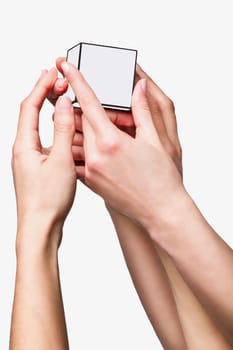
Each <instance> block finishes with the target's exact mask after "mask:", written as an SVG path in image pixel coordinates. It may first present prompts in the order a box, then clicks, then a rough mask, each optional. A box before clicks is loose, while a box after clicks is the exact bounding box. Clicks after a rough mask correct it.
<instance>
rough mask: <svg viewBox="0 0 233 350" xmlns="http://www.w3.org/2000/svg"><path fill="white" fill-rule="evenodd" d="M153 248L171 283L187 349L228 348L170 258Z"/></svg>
mask: <svg viewBox="0 0 233 350" xmlns="http://www.w3.org/2000/svg"><path fill="white" fill-rule="evenodd" d="M155 249H156V251H157V253H158V254H159V257H160V259H161V261H162V263H163V266H164V268H165V270H166V272H167V275H168V277H169V280H170V283H171V287H172V291H173V295H174V298H175V301H176V305H177V310H178V314H179V319H180V322H181V325H182V329H183V332H184V336H185V340H186V343H187V347H188V349H189V350H196V349H212V350H215V349H216V350H218V349H221V350H230V349H231V346H230V345H229V344H228V343H227V341H226V339H225V338H224V336H223V335H222V334H221V332H220V331H219V330H218V329H217V327H216V325H215V324H214V322H213V320H211V318H210V317H209V315H208V313H207V312H206V310H205V309H204V308H203V306H202V305H201V304H200V302H199V301H198V299H197V298H196V296H195V295H194V294H193V292H192V291H191V289H190V288H189V287H188V285H187V284H186V283H185V282H184V280H183V278H182V276H181V275H180V273H179V272H178V271H177V269H176V267H175V265H174V263H173V261H172V260H171V258H170V257H169V256H168V255H167V253H166V252H164V251H163V250H162V249H161V248H160V247H158V246H157V245H155ZM197 334H198V336H197Z"/></svg>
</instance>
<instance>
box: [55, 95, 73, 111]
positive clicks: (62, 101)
mask: <svg viewBox="0 0 233 350" xmlns="http://www.w3.org/2000/svg"><path fill="white" fill-rule="evenodd" d="M55 110H56V112H58V113H70V112H73V105H72V102H71V99H70V98H69V97H68V96H60V97H59V98H58V99H57V102H56V105H55Z"/></svg>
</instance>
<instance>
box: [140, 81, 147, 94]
mask: <svg viewBox="0 0 233 350" xmlns="http://www.w3.org/2000/svg"><path fill="white" fill-rule="evenodd" d="M141 88H142V90H143V91H144V92H146V90H147V80H146V79H141Z"/></svg>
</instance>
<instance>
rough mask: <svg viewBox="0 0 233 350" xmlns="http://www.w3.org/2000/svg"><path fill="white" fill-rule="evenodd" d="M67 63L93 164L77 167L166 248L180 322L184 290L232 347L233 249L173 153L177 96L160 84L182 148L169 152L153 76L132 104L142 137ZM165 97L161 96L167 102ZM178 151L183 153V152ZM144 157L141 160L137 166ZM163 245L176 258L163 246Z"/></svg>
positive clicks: (170, 133) (87, 155) (171, 135)
mask: <svg viewBox="0 0 233 350" xmlns="http://www.w3.org/2000/svg"><path fill="white" fill-rule="evenodd" d="M62 69H63V73H64V75H65V76H66V78H67V79H68V81H69V83H70V84H71V86H72V88H73V90H74V91H75V93H76V95H77V98H78V100H79V102H80V104H81V107H82V111H83V116H82V122H83V131H84V135H85V137H84V151H85V161H86V163H85V167H83V166H78V167H77V171H78V174H79V175H80V176H81V177H82V178H84V179H85V182H86V184H87V185H88V186H89V187H90V188H92V189H93V190H94V191H95V192H97V193H98V194H100V195H101V196H102V197H103V198H104V199H105V201H106V202H107V203H108V206H109V207H110V208H111V209H112V210H114V212H117V213H120V214H121V215H124V216H127V217H128V218H130V219H131V220H133V222H137V223H138V224H139V225H140V226H142V227H143V229H144V230H145V231H146V232H148V234H149V237H150V238H151V240H152V241H153V242H154V243H155V244H156V245H157V246H159V247H160V251H159V255H160V257H161V259H162V261H163V263H164V266H165V268H166V271H167V273H168V275H169V279H170V281H172V282H173V284H175V283H176V285H175V286H174V285H173V287H172V289H173V293H174V296H175V300H176V303H178V305H177V309H178V312H179V315H180V321H181V324H182V323H183V324H185V325H187V316H186V317H185V313H184V312H183V311H184V309H185V307H187V305H188V303H187V302H185V301H184V300H183V299H182V298H181V295H182V296H183V294H182V293H184V294H185V293H186V294H187V299H186V301H187V300H192V302H193V305H194V307H193V308H194V309H196V310H197V313H199V315H200V317H201V319H202V321H203V322H201V323H203V324H206V327H207V329H209V334H210V335H211V336H212V335H213V333H212V332H213V331H214V333H216V334H218V338H219V345H216V343H214V344H215V348H220V346H223V345H220V344H221V342H222V344H224V346H226V348H227V347H228V345H227V343H226V341H225V340H224V337H223V336H222V335H221V333H222V334H223V335H224V336H225V339H227V340H228V341H229V342H232V338H231V334H232V318H233V316H232V315H233V313H232V304H231V302H230V300H231V299H230V295H231V294H232V289H233V278H232V277H233V276H232V267H233V256H232V251H231V248H230V247H228V246H227V244H226V243H225V242H224V241H223V240H222V239H221V238H220V237H219V236H218V235H217V234H216V233H215V232H214V230H213V229H212V228H211V227H210V226H209V225H208V223H207V222H206V221H205V219H204V218H203V216H202V215H201V213H200V212H199V210H198V209H197V207H196V206H195V204H194V203H193V201H192V200H191V198H190V197H189V195H188V194H187V192H186V190H185V188H184V186H183V183H182V178H181V176H180V172H179V170H180V167H179V166H177V164H178V163H177V158H176V159H174V158H173V156H172V155H174V153H176V152H177V151H179V142H178V138H177V133H176V125H175V123H174V122H173V123H170V126H169V124H168V121H169V118H170V117H171V114H172V113H173V114H174V110H173V108H171V107H172V104H171V103H170V101H168V103H167V104H164V100H162V98H161V91H157V96H158V97H157V105H158V106H159V107H160V108H161V105H164V109H166V110H167V111H169V108H170V116H169V113H167V116H166V118H167V121H166V118H163V123H164V124H165V127H166V129H165V130H166V132H167V136H169V140H170V141H171V143H172V144H173V146H174V147H175V148H176V150H177V151H176V152H171V153H170V152H169V148H168V147H167V145H166V143H165V142H163V137H164V135H162V137H160V132H161V130H163V129H162V127H161V129H159V127H157V126H156V125H155V126H156V127H155V128H154V124H153V118H152V116H151V108H150V106H149V102H150V100H149V98H148V99H147V98H146V94H148V91H149V87H150V84H151V82H148V83H147V84H145V80H142V81H141V82H140V83H138V84H137V86H136V88H135V90H134V96H133V101H132V104H133V108H132V111H133V118H134V122H135V126H136V137H135V138H134V139H132V138H131V137H129V136H128V135H126V134H125V133H123V132H121V131H120V130H119V129H117V128H116V127H115V126H114V125H113V124H112V123H111V122H110V121H109V117H108V115H107V113H106V111H104V110H103V109H102V107H101V106H100V104H99V102H98V100H97V99H96V96H95V95H94V93H93V92H92V91H91V89H90V88H89V86H88V85H87V84H86V82H85V80H84V79H83V77H82V76H81V74H80V73H79V72H78V71H77V70H76V69H75V68H74V67H72V66H71V65H67V64H66V63H62ZM145 85H146V88H145ZM158 101H160V102H161V104H160V105H159V103H158ZM87 102H88V103H87ZM155 105H156V103H155ZM161 124H162V123H160V126H161ZM165 136H166V135H165ZM164 139H166V137H164ZM152 149H153V151H152ZM126 150H127V151H126ZM169 153H170V154H169ZM177 154H178V158H179V153H177ZM135 155H136V158H135ZM143 155H144V156H143ZM145 155H147V157H146V160H145ZM172 159H173V160H174V161H173V160H172ZM116 164H117V166H116ZM138 164H140V165H141V166H140V167H138ZM148 164H150V166H148ZM158 164H159V166H158ZM156 165H157V166H156ZM135 169H137V172H135ZM145 169H146V172H145ZM122 173H124V178H123V179H122V176H121V174H122ZM132 173H133V174H134V177H133V180H132V177H131V174H132ZM155 174H156V176H155ZM152 179H153V181H152ZM140 188H143V191H140V190H138V189H140ZM122 208H124V210H122ZM118 220H119V219H118ZM188 223H191V225H188ZM206 246H208V250H207V251H206ZM163 250H164V251H165V252H166V254H169V256H170V257H171V259H168V258H167V255H166V254H165V256H164V254H163V253H161V252H162V251H163ZM213 256H214V257H215V259H213ZM190 257H191V258H190ZM187 261H189V264H187ZM174 266H176V268H174ZM177 270H178V271H179V273H178V272H177ZM181 275H182V277H183V279H184V281H185V283H184V282H183V279H182V278H181ZM216 276H217V277H216ZM216 278H217V280H218V285H217V286H216V283H215V281H216ZM187 286H189V288H191V290H192V292H193V293H194V294H195V295H196V297H197V298H195V297H194V295H193V294H192V293H191V292H190V289H189V288H188V287H187ZM201 305H203V306H204V309H205V310H203V308H202V307H201ZM185 320H186V321H185ZM197 320H198V317H197ZM184 328H186V342H187V343H188V341H187V334H188V337H192V336H193V335H194V334H193V335H192V332H191V330H188V331H187V329H188V328H187V327H184V326H183V331H184ZM200 329H201V327H200ZM217 329H218V330H219V331H220V332H221V333H220V332H218V331H217ZM215 331H216V332H215ZM202 333H203V332H202ZM204 338H208V337H207V336H206V333H205V334H203V339H204ZM190 343H191V342H190ZM202 345H203V344H202ZM221 348H222V347H221ZM228 348H229V347H228Z"/></svg>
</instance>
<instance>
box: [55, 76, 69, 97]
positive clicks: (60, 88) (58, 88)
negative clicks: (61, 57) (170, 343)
mask: <svg viewBox="0 0 233 350" xmlns="http://www.w3.org/2000/svg"><path fill="white" fill-rule="evenodd" d="M67 88H68V81H67V80H66V79H65V78H58V79H57V81H56V82H55V85H54V92H55V93H57V94H61V93H64V92H66V90H67Z"/></svg>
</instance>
